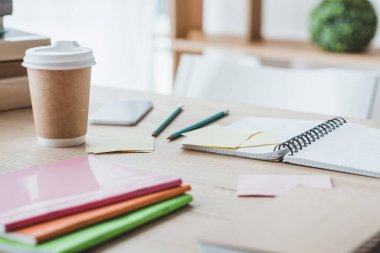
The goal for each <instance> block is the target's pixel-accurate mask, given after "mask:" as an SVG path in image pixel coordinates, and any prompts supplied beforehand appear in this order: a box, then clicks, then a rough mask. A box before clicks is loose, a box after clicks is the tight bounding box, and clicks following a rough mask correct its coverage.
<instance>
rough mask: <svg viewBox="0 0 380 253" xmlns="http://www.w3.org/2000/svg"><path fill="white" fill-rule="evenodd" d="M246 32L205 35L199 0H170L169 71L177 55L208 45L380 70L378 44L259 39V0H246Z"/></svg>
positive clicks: (264, 56) (270, 58) (288, 60)
mask: <svg viewBox="0 0 380 253" xmlns="http://www.w3.org/2000/svg"><path fill="white" fill-rule="evenodd" d="M248 4H249V5H248V7H247V11H248V19H247V34H245V35H244V36H243V37H241V38H231V37H217V36H207V35H205V34H204V33H203V27H202V26H203V25H202V19H203V16H202V15H203V14H202V12H203V10H202V9H203V8H202V0H171V15H172V51H173V68H174V71H173V73H174V74H175V72H176V69H177V66H178V62H179V58H180V55H181V54H183V53H193V54H201V53H202V52H204V51H205V50H206V49H208V48H219V49H224V50H230V51H231V50H234V51H238V52H243V53H248V54H253V55H255V56H257V57H259V58H260V59H263V60H265V61H272V62H284V63H306V64H313V65H317V66H318V65H320V66H324V67H346V68H356V69H371V70H376V71H380V48H371V49H369V50H368V51H367V52H364V53H355V54H353V53H332V52H326V51H322V50H321V49H319V48H317V47H316V46H314V45H312V44H311V43H310V42H306V41H305V42H302V41H284V40H273V39H261V38H262V36H261V16H262V15H261V7H262V0H250V1H249V2H248Z"/></svg>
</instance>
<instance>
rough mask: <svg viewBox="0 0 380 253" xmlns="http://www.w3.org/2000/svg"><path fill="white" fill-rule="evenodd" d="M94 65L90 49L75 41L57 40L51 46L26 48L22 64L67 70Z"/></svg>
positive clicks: (39, 67) (34, 67)
mask: <svg viewBox="0 0 380 253" xmlns="http://www.w3.org/2000/svg"><path fill="white" fill-rule="evenodd" d="M93 65H95V57H94V55H93V54H92V50H91V49H89V48H86V47H81V46H80V45H79V44H78V42H76V41H57V42H55V43H54V44H53V45H51V46H44V47H34V48H30V49H28V50H26V52H25V57H24V62H23V63H22V66H24V67H27V68H31V69H47V70H68V69H81V68H87V67H91V66H93Z"/></svg>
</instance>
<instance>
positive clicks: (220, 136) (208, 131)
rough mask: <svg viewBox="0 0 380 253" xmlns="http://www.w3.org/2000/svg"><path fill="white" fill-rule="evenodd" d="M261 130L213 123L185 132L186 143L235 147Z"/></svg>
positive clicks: (184, 142)
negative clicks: (249, 130) (239, 129)
mask: <svg viewBox="0 0 380 253" xmlns="http://www.w3.org/2000/svg"><path fill="white" fill-rule="evenodd" d="M258 132H259V131H252V132H242V131H238V130H235V129H231V128H228V127H225V126H220V125H212V126H209V127H204V128H201V129H197V130H194V131H191V132H188V133H185V134H184V135H185V136H186V139H185V140H184V141H183V142H182V144H184V145H194V146H203V147H217V148H228V149H234V148H237V147H239V145H241V144H242V143H243V142H245V141H246V140H248V138H249V137H251V136H252V135H253V134H256V133H258Z"/></svg>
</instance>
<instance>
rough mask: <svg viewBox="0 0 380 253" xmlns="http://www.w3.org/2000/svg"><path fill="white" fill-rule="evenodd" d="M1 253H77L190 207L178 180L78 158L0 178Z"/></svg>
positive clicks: (184, 188) (188, 197)
mask: <svg viewBox="0 0 380 253" xmlns="http://www.w3.org/2000/svg"><path fill="white" fill-rule="evenodd" d="M0 185H1V187H2V191H1V192H0V203H2V204H1V205H0V237H1V238H0V251H2V250H4V251H6V252H79V251H83V250H85V249H87V248H89V247H93V246H94V245H97V244H100V243H102V242H104V241H106V240H109V239H111V238H113V237H115V236H117V235H119V234H122V233H124V232H126V231H129V230H131V229H134V228H136V227H138V226H141V225H143V224H145V223H147V222H150V221H152V220H155V219H157V218H159V217H161V216H163V215H167V214H169V213H171V212H173V211H175V210H176V209H179V208H181V207H183V206H185V205H187V204H189V203H190V202H191V201H192V197H191V196H190V195H188V194H185V193H186V192H187V191H189V190H190V186H188V185H182V180H181V179H180V178H176V177H172V176H165V175H160V174H157V173H152V172H145V171H140V170H135V169H132V168H128V167H123V166H118V165H116V164H113V163H110V162H107V161H105V160H102V159H99V158H95V157H80V158H76V159H72V160H68V161H64V162H60V163H56V164H50V165H44V166H35V167H31V168H28V169H24V170H20V171H17V172H14V173H10V174H5V175H2V176H0Z"/></svg>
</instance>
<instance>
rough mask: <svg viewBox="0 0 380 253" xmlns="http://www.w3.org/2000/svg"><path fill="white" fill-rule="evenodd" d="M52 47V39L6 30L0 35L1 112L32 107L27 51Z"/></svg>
mask: <svg viewBox="0 0 380 253" xmlns="http://www.w3.org/2000/svg"><path fill="white" fill-rule="evenodd" d="M47 45H50V39H49V38H48V37H46V36H41V35H37V34H33V33H28V32H23V31H19V30H15V29H6V32H5V33H4V34H2V35H0V111H3V110H11V109H17V108H24V107H29V106H31V101H30V93H29V85H28V78H27V71H26V68H24V67H23V66H21V64H22V60H23V58H24V55H25V51H26V50H27V49H29V48H32V47H39V46H47Z"/></svg>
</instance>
